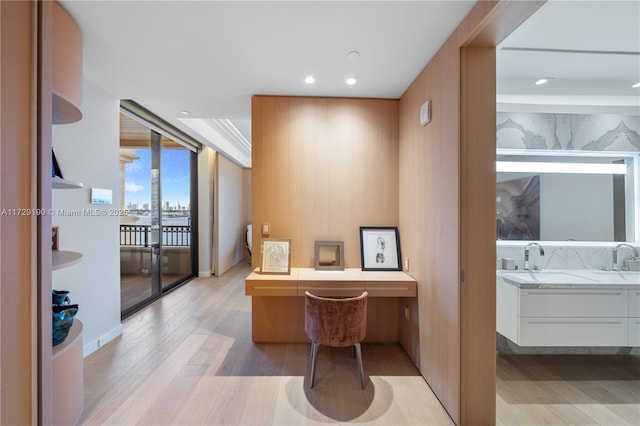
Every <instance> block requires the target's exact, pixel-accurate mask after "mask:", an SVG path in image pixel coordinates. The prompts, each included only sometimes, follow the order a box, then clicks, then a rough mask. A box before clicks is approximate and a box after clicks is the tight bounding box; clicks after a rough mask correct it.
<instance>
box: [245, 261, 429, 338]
mask: <svg viewBox="0 0 640 426" xmlns="http://www.w3.org/2000/svg"><path fill="white" fill-rule="evenodd" d="M365 290H366V291H368V292H369V301H368V302H367V310H368V315H367V337H366V339H365V342H397V341H399V340H400V327H401V326H402V319H404V306H402V307H401V305H402V303H401V302H402V299H403V298H407V297H409V298H414V297H416V295H417V285H416V281H415V280H414V279H413V278H411V277H410V276H409V275H407V274H405V273H404V272H400V271H380V272H378V271H361V270H360V269H355V268H348V269H345V270H344V271H316V270H315V269H313V268H292V269H291V274H290V275H264V274H260V273H259V272H257V270H256V271H253V272H252V273H251V274H250V275H249V276H248V277H247V279H246V280H245V294H246V295H248V296H252V299H251V322H252V339H253V341H254V342H307V341H308V340H309V339H308V338H307V337H306V335H305V333H304V292H305V291H309V292H310V293H313V294H315V295H318V296H327V297H350V296H357V295H359V294H361V293H362V292H363V291H365ZM401 308H402V309H401ZM405 321H407V320H406V319H405ZM407 326H409V325H407Z"/></svg>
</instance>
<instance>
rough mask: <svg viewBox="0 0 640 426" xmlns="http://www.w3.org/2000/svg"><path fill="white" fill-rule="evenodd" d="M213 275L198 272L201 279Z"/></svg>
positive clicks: (209, 272) (207, 272)
mask: <svg viewBox="0 0 640 426" xmlns="http://www.w3.org/2000/svg"><path fill="white" fill-rule="evenodd" d="M211 275H212V274H211V271H200V272H198V276H199V277H201V278H206V277H210V276H211Z"/></svg>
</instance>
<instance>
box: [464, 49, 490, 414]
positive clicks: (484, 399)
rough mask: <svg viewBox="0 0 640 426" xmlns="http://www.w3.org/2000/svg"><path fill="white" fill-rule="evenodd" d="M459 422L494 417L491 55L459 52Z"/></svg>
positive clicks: (472, 50) (479, 52)
mask: <svg viewBox="0 0 640 426" xmlns="http://www.w3.org/2000/svg"><path fill="white" fill-rule="evenodd" d="M461 55H462V57H461V64H462V67H461V69H462V73H461V100H462V102H461V108H462V110H461V126H460V127H461V135H460V153H461V155H460V269H461V270H462V271H464V280H463V281H462V283H461V287H460V289H461V295H460V301H461V309H460V314H461V315H460V322H461V324H460V333H461V350H462V355H461V365H460V370H461V374H460V378H461V386H460V388H461V389H460V391H461V423H462V424H489V423H492V422H494V421H495V418H496V403H495V394H496V386H495V378H496V349H495V348H496V270H495V266H494V261H495V258H496V243H495V236H496V229H495V224H496V219H495V211H496V201H495V200H496V173H495V164H496V108H495V106H496V85H495V81H496V80H495V78H487V76H495V74H496V56H495V48H493V47H485V48H482V47H465V48H463V49H462V52H461Z"/></svg>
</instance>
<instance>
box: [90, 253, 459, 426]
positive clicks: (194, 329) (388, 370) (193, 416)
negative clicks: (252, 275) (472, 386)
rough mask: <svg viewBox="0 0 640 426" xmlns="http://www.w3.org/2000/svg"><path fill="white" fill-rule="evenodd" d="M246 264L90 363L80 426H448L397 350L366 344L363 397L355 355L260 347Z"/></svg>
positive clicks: (160, 305) (138, 320) (169, 300)
mask: <svg viewBox="0 0 640 426" xmlns="http://www.w3.org/2000/svg"><path fill="white" fill-rule="evenodd" d="M249 272H250V267H249V266H248V265H247V263H246V262H242V263H241V264H239V265H238V266H236V267H235V268H234V269H233V270H232V271H230V272H228V273H226V274H225V275H224V276H222V277H220V278H206V279H202V278H197V279H194V280H193V281H191V282H190V283H188V284H186V285H184V286H182V287H181V288H179V289H177V290H175V291H173V292H171V293H169V294H168V295H166V296H165V297H163V298H162V299H161V300H158V301H156V302H154V303H153V304H151V305H150V306H148V307H147V308H145V309H143V310H142V311H140V312H139V313H136V314H134V315H132V316H131V317H129V318H127V319H126V320H125V321H124V322H123V325H124V333H123V335H122V336H121V337H119V338H117V339H115V340H114V341H113V342H111V343H109V344H108V345H106V346H104V347H103V348H101V349H100V350H99V351H97V352H95V353H94V354H92V355H90V356H89V357H87V358H86V359H85V408H84V411H83V414H82V417H81V420H80V423H81V424H105V425H107V424H108V425H134V424H147V425H161V424H163V425H165V424H173V425H237V424H242V425H245V424H254V425H301V424H327V423H349V422H354V423H367V424H382V425H450V424H453V423H452V421H451V419H450V418H449V416H448V415H447V413H446V412H445V410H444V409H443V408H442V406H441V405H440V403H439V402H438V400H437V399H436V397H435V396H434V395H433V393H432V392H431V390H430V389H429V387H428V386H427V385H426V383H425V381H424V379H422V377H421V376H420V374H419V373H418V370H417V369H416V367H415V366H414V365H413V364H412V362H411V360H410V359H409V357H408V356H407V355H406V354H405V352H404V351H403V350H402V348H401V347H400V346H399V345H396V344H364V345H363V347H362V358H363V363H364V371H365V375H366V376H367V382H366V387H365V389H364V391H363V390H361V389H360V384H359V379H358V370H357V366H356V362H355V359H353V358H352V356H351V350H350V349H349V348H325V347H321V348H320V351H319V355H318V356H319V358H318V365H317V371H316V386H315V387H314V389H313V390H309V389H308V386H307V376H308V368H309V365H310V364H309V345H308V344H254V343H253V342H252V341H251V311H250V306H251V300H250V298H249V297H248V296H245V295H244V279H245V278H246V276H247V275H248V274H249Z"/></svg>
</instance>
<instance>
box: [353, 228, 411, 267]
mask: <svg viewBox="0 0 640 426" xmlns="http://www.w3.org/2000/svg"><path fill="white" fill-rule="evenodd" d="M360 256H361V258H362V270H363V271H401V270H402V262H401V260H400V259H401V255H400V235H399V234H398V227H395V226H361V227H360Z"/></svg>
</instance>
